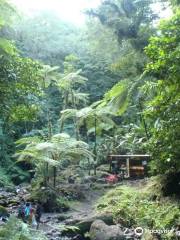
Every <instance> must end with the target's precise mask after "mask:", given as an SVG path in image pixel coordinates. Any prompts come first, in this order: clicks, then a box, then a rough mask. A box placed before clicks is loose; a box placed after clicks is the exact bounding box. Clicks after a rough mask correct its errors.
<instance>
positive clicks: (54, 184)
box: [53, 167, 57, 188]
mask: <svg viewBox="0 0 180 240" xmlns="http://www.w3.org/2000/svg"><path fill="white" fill-rule="evenodd" d="M56 176H57V169H56V167H53V187H54V188H56Z"/></svg>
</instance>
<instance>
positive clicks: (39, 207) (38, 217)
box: [35, 202, 42, 229]
mask: <svg viewBox="0 0 180 240" xmlns="http://www.w3.org/2000/svg"><path fill="white" fill-rule="evenodd" d="M41 216H42V205H41V203H40V202H38V204H37V207H36V213H35V218H36V222H37V226H36V228H37V229H38V228H39V224H40V221H41Z"/></svg>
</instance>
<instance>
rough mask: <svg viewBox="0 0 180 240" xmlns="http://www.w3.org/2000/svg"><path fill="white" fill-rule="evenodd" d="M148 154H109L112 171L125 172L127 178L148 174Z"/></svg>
mask: <svg viewBox="0 0 180 240" xmlns="http://www.w3.org/2000/svg"><path fill="white" fill-rule="evenodd" d="M149 159H150V155H148V154H127V155H109V156H108V161H109V162H110V171H111V172H113V173H116V174H118V173H120V172H121V173H123V176H124V177H126V178H129V177H144V176H146V175H147V163H148V161H149Z"/></svg>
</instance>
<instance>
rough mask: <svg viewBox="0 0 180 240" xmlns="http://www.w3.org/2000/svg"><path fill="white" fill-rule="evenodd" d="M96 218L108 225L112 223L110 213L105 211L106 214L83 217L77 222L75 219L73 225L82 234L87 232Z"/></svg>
mask: <svg viewBox="0 0 180 240" xmlns="http://www.w3.org/2000/svg"><path fill="white" fill-rule="evenodd" d="M97 219H99V220H102V221H104V222H105V223H106V224H108V225H111V224H113V217H112V215H111V214H109V213H106V214H100V215H94V216H92V217H87V218H84V219H83V220H81V221H79V222H78V221H77V222H76V223H75V224H74V225H75V227H77V228H78V229H79V230H78V232H79V233H80V234H84V233H86V232H89V230H90V227H91V224H92V223H93V222H94V221H96V220H97Z"/></svg>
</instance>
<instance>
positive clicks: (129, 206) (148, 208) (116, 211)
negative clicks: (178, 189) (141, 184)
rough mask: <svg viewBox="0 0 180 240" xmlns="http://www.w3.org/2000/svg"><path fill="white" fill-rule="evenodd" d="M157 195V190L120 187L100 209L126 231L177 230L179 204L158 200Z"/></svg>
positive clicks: (100, 202)
mask: <svg viewBox="0 0 180 240" xmlns="http://www.w3.org/2000/svg"><path fill="white" fill-rule="evenodd" d="M154 194H155V192H154V189H153V190H152V189H151V191H150V190H147V189H146V188H145V189H141V188H140V189H138V188H136V187H128V186H124V187H118V188H116V189H114V190H111V191H109V192H108V193H107V194H106V195H105V196H104V197H102V198H101V199H100V201H99V203H98V205H97V209H98V210H99V211H107V212H109V211H110V212H112V213H113V215H114V219H115V221H116V222H117V223H121V224H123V225H125V226H126V227H132V226H134V227H139V226H140V227H142V228H143V229H150V230H152V229H154V230H157V229H169V230H171V229H174V228H175V227H176V226H178V224H179V221H180V210H179V207H178V203H176V202H175V201H174V202H173V201H171V200H168V199H154V197H153V196H154ZM153 199H154V200H153ZM174 237H175V236H174V234H173V236H168V235H166V234H163V239H174Z"/></svg>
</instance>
